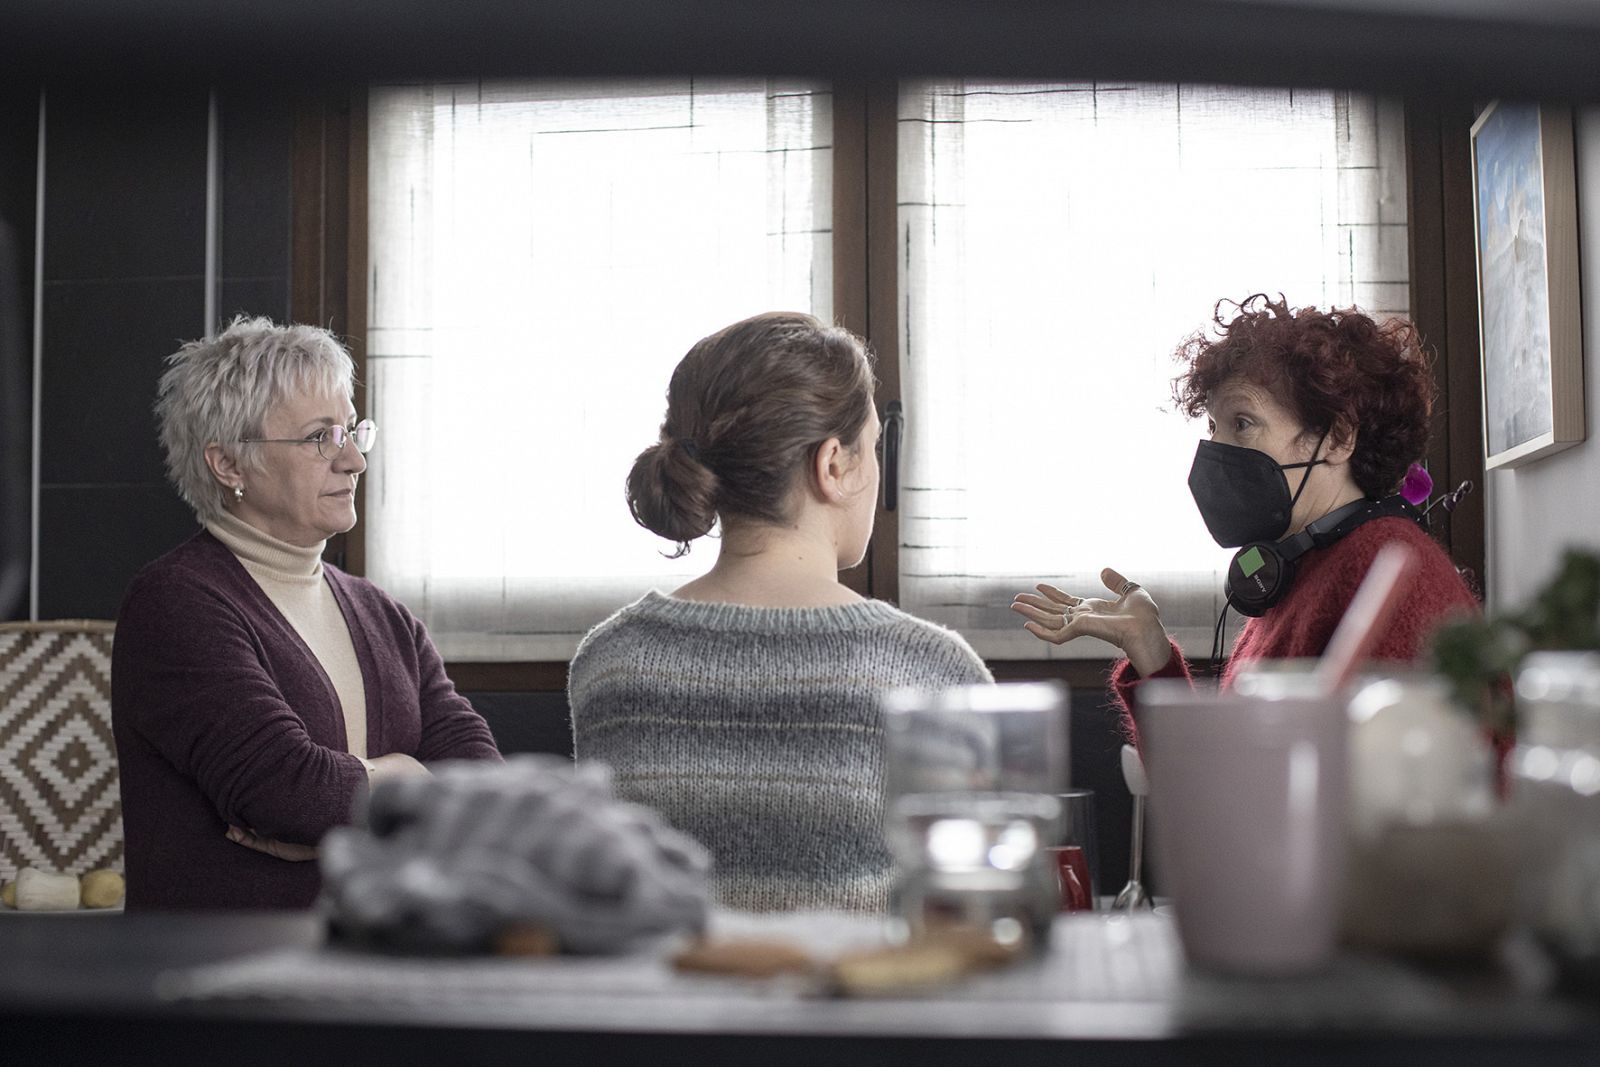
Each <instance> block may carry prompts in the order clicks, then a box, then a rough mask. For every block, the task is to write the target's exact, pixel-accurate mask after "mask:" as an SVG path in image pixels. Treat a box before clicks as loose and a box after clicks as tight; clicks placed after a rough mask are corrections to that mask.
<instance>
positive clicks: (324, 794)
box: [111, 532, 500, 911]
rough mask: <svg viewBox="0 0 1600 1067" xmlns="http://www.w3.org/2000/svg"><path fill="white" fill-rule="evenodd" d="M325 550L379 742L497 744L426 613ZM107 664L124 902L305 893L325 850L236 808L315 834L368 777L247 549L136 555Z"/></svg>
mask: <svg viewBox="0 0 1600 1067" xmlns="http://www.w3.org/2000/svg"><path fill="white" fill-rule="evenodd" d="M324 566H325V572H326V574H327V579H328V584H329V586H330V587H331V588H332V590H333V594H334V598H335V599H336V600H337V601H338V604H339V607H340V609H341V610H342V611H343V612H344V617H345V621H346V622H347V623H348V624H349V627H350V640H351V643H352V644H353V645H354V646H355V654H356V661H357V663H358V664H359V665H360V667H361V677H362V679H363V681H364V682H365V685H366V695H367V749H368V754H369V755H371V756H373V757H376V756H381V755H384V754H386V753H390V752H404V753H406V754H408V755H410V756H413V757H415V758H416V759H418V760H420V761H422V762H424V763H428V762H432V761H435V760H444V759H491V760H497V759H499V758H500V754H499V751H498V750H497V749H496V748H495V743H494V737H493V736H492V735H491V734H490V733H489V727H488V724H486V723H485V722H484V721H483V717H482V716H480V715H479V714H478V713H477V712H476V711H474V710H473V709H472V705H470V704H469V703H467V701H466V699H465V698H464V697H462V696H461V695H460V694H458V693H457V692H456V690H455V686H454V685H453V684H452V683H451V681H450V679H449V678H448V677H446V676H445V673H444V663H443V661H442V660H441V659H440V658H439V653H438V651H437V650H436V649H435V648H434V647H433V642H432V641H431V640H429V638H428V634H427V631H426V630H425V629H424V628H423V625H422V623H421V622H419V621H418V620H417V619H416V618H415V617H414V616H413V615H412V614H411V613H410V612H409V611H407V610H406V609H405V608H404V607H403V606H401V604H400V603H399V602H398V601H397V600H395V599H394V598H393V597H391V596H389V595H388V594H387V593H384V592H383V591H382V590H380V589H379V588H378V587H377V586H375V585H373V584H372V583H371V582H368V581H365V580H364V579H361V578H354V577H351V576H350V575H348V574H345V573H344V572H343V571H340V570H338V569H337V568H335V567H331V566H326V565H324ZM111 664H112V665H111V721H112V730H113V733H114V735H115V737H116V742H117V761H118V773H119V775H120V776H121V782H122V823H123V830H124V837H125V844H126V847H125V853H126V855H125V862H126V870H127V879H128V896H127V907H128V910H129V911H134V910H140V911H143V910H154V909H177V908H303V907H306V906H308V905H310V904H311V903H312V901H313V900H315V899H316V896H317V892H318V890H319V888H320V887H321V878H320V875H319V872H318V866H317V864H316V863H315V862H289V861H286V860H280V859H274V858H273V857H271V856H268V855H266V854H265V853H262V852H257V851H255V850H253V849H249V848H246V847H244V846H242V845H236V844H233V843H232V842H230V841H228V840H227V839H226V837H224V836H223V835H224V834H225V833H226V832H227V829H228V825H229V824H230V823H231V824H233V825H236V826H242V827H245V828H248V829H251V830H254V831H256V832H257V833H259V834H263V835H265V836H267V837H272V838H277V839H279V840H282V841H292V842H297V843H301V844H315V843H316V842H317V841H319V840H320V839H321V837H322V835H323V834H324V833H325V832H326V831H327V830H328V829H329V828H330V827H333V826H337V825H339V824H341V823H344V822H347V821H348V820H349V818H350V811H351V803H352V801H353V799H354V798H355V796H356V795H357V791H358V790H359V789H362V788H364V787H365V784H366V779H367V775H366V770H365V769H364V768H363V767H362V765H361V761H360V760H359V759H357V758H356V757H355V756H352V755H351V754H350V753H349V751H348V741H347V740H346V738H345V731H344V715H343V712H342V710H341V708H340V704H339V698H338V696H337V695H336V694H335V692H334V689H333V683H332V682H331V681H330V680H329V679H328V676H327V674H326V673H324V671H323V669H322V665H321V664H320V663H318V662H317V659H316V657H315V656H314V655H312V653H311V650H310V649H309V648H308V647H307V646H306V644H305V642H304V641H303V640H301V638H300V635H299V634H297V633H296V632H295V630H294V628H293V627H292V626H290V625H289V622H288V620H286V619H285V618H284V617H283V615H282V614H281V613H280V612H279V611H278V609H277V608H276V607H275V606H274V605H273V603H272V601H271V600H269V599H268V598H267V595H266V593H264V592H262V590H261V587H260V586H259V585H257V584H256V582H255V579H253V578H251V577H250V575H249V573H248V572H246V571H245V569H244V566H243V564H241V563H240V562H239V560H238V559H237V558H236V557H235V556H234V555H233V553H232V552H231V551H229V550H228V549H227V548H226V547H225V546H224V545H223V544H222V542H220V541H218V540H217V539H216V538H215V537H213V536H211V534H209V533H206V532H201V533H200V534H198V535H196V536H195V537H193V538H191V539H190V540H188V541H186V542H184V543H183V544H181V545H179V546H178V547H177V548H175V549H173V550H172V551H171V552H169V553H167V554H166V555H165V556H162V557H161V558H160V559H158V560H156V561H155V562H153V563H151V564H150V565H149V566H147V567H145V568H144V569H143V570H141V571H140V572H139V573H138V574H137V575H136V576H135V577H134V579H133V583H132V585H130V586H129V588H128V593H127V596H126V597H125V598H124V600H123V603H122V612H121V614H120V615H119V616H118V618H117V631H116V639H115V641H114V642H113V644H112V656H111Z"/></svg>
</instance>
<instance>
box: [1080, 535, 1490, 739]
mask: <svg viewBox="0 0 1600 1067" xmlns="http://www.w3.org/2000/svg"><path fill="white" fill-rule="evenodd" d="M1390 541H1400V542H1403V543H1405V544H1408V545H1410V546H1411V547H1412V548H1413V549H1415V550H1416V553H1417V562H1416V568H1417V571H1416V580H1415V581H1414V582H1413V583H1412V585H1411V591H1410V593H1409V594H1408V595H1407V596H1406V598H1405V600H1404V601H1403V602H1402V603H1401V604H1400V606H1399V608H1398V609H1397V610H1396V611H1395V613H1394V615H1393V617H1391V618H1390V620H1389V623H1388V626H1387V627H1386V628H1385V630H1384V632H1383V633H1382V634H1380V635H1379V637H1378V640H1377V643H1376V644H1375V645H1374V646H1373V649H1372V653H1371V656H1372V658H1373V659H1378V660H1402V661H1410V660H1415V659H1416V658H1417V657H1418V656H1420V655H1421V654H1422V653H1423V652H1424V651H1425V649H1426V646H1427V640H1428V637H1429V635H1430V634H1431V633H1432V632H1433V629H1434V627H1435V626H1437V625H1438V624H1439V622H1441V621H1442V620H1443V619H1445V618H1446V617H1448V616H1450V615H1454V614H1457V613H1461V612H1468V613H1473V614H1476V613H1477V612H1478V611H1479V610H1480V609H1479V607H1478V602H1477V600H1476V599H1475V598H1474V597H1473V595H1472V593H1471V591H1470V590H1468V589H1467V585H1466V583H1465V582H1463V581H1462V580H1461V575H1460V574H1458V573H1457V572H1456V568H1455V564H1453V563H1451V561H1450V557H1449V556H1447V555H1445V552H1444V549H1442V548H1440V547H1439V544H1438V542H1436V541H1434V539H1433V538H1431V537H1429V536H1428V535H1427V534H1426V533H1425V532H1424V531H1423V530H1422V528H1421V527H1419V526H1418V525H1417V524H1416V523H1414V522H1412V521H1411V520H1410V519H1403V518H1398V517H1393V516H1391V517H1387V518H1382V519H1373V520H1372V521H1371V522H1365V523H1362V524H1361V525H1360V526H1357V527H1356V528H1355V529H1354V530H1352V531H1350V532H1349V533H1348V534H1346V535H1345V536H1344V537H1342V538H1340V539H1339V540H1338V541H1337V542H1335V543H1334V544H1332V545H1330V546H1329V547H1327V548H1325V549H1314V550H1312V551H1311V552H1309V553H1307V554H1306V555H1305V556H1302V557H1301V558H1300V561H1299V566H1298V568H1297V570H1296V573H1295V579H1294V584H1293V585H1292V586H1291V587H1290V588H1289V595H1288V596H1286V597H1285V598H1284V599H1283V600H1282V601H1280V602H1279V603H1278V604H1276V605H1274V606H1273V607H1272V608H1269V609H1268V610H1267V612H1266V614H1264V615H1262V616H1260V617H1258V618H1254V619H1250V620H1249V621H1247V622H1246V623H1245V624H1244V629H1243V630H1241V631H1240V632H1239V639H1238V641H1236V642H1235V643H1234V646H1233V655H1231V656H1230V657H1229V658H1228V664H1227V666H1226V667H1225V668H1224V669H1223V672H1222V687H1223V688H1224V689H1226V688H1227V687H1229V686H1231V685H1232V684H1233V678H1234V675H1235V674H1237V673H1238V671H1239V669H1240V668H1241V667H1243V666H1244V665H1246V664H1248V663H1250V662H1252V661H1254V660H1258V659H1293V658H1298V657H1302V656H1320V655H1321V654H1322V651H1323V649H1325V648H1327V647H1328V641H1329V640H1330V639H1331V638H1332V637H1333V631H1334V628H1335V627H1337V626H1338V625H1339V620H1340V619H1341V618H1343V617H1344V613H1345V609H1347V608H1348V607H1349V606H1350V601H1351V599H1352V598H1353V597H1354V596H1355V593H1356V588H1357V587H1358V586H1359V585H1360V584H1361V579H1362V578H1364V577H1365V576H1366V573H1367V568H1368V567H1369V566H1371V565H1372V560H1373V557H1375V556H1376V555H1377V554H1378V549H1380V548H1382V547H1383V546H1384V545H1385V544H1387V543H1388V542H1390ZM1151 677H1155V678H1188V677H1190V674H1189V664H1188V662H1187V661H1186V660H1184V658H1183V653H1182V652H1181V651H1179V649H1178V646H1177V643H1176V642H1174V643H1173V646H1172V658H1171V659H1170V660H1168V661H1167V665H1166V666H1165V667H1163V668H1162V669H1161V670H1159V671H1157V672H1156V673H1155V674H1154V675H1152V676H1151ZM1139 681H1140V678H1139V672H1138V671H1136V670H1134V669H1133V665H1132V664H1130V663H1129V662H1128V661H1127V660H1122V661H1120V662H1118V663H1117V665H1116V666H1115V667H1113V668H1112V671H1111V692H1112V694H1113V695H1114V696H1115V697H1116V699H1117V701H1118V703H1119V704H1120V705H1121V708H1122V716H1123V724H1124V726H1125V727H1126V728H1127V731H1128V735H1129V736H1130V737H1132V738H1133V739H1134V740H1135V742H1137V741H1138V736H1139V734H1138V727H1137V724H1136V722H1135V719H1134V712H1135V710H1136V707H1137V698H1136V692H1137V689H1138V685H1139Z"/></svg>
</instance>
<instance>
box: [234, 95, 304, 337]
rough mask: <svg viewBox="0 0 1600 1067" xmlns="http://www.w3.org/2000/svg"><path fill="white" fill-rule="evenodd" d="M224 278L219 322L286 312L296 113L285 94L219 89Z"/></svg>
mask: <svg viewBox="0 0 1600 1067" xmlns="http://www.w3.org/2000/svg"><path fill="white" fill-rule="evenodd" d="M217 111H218V127H219V129H218V133H219V137H220V141H221V144H220V162H221V174H220V182H219V184H220V195H221V200H222V203H221V205H220V215H221V232H222V236H221V244H222V247H221V249H220V250H219V252H220V255H219V261H220V270H221V286H220V291H219V293H218V298H217V317H218V320H219V321H218V322H217V323H216V324H215V325H221V324H222V323H225V322H227V321H228V320H229V319H231V318H233V317H234V316H235V315H241V314H242V315H265V316H267V317H268V318H270V319H273V320H274V321H277V322H284V321H287V319H288V317H289V234H290V212H291V208H292V203H291V198H290V195H289V194H290V189H291V187H292V186H291V173H292V162H293V161H292V158H291V153H292V150H293V147H294V114H293V111H292V109H291V107H290V102H289V100H288V98H287V97H284V96H282V95H273V94H263V93H245V92H235V91H231V90H228V91H223V92H222V93H220V94H219V97H218V103H217Z"/></svg>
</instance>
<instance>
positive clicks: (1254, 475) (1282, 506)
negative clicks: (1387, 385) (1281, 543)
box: [1189, 438, 1328, 548]
mask: <svg viewBox="0 0 1600 1067" xmlns="http://www.w3.org/2000/svg"><path fill="white" fill-rule="evenodd" d="M1324 439H1325V438H1324ZM1321 450H1322V441H1321V440H1319V441H1318V442H1317V447H1316V448H1315V449H1313V450H1312V453H1311V459H1310V460H1308V461H1306V462H1305V463H1283V464H1279V463H1277V462H1274V460H1273V458H1272V457H1271V456H1269V455H1267V454H1266V453H1265V452H1262V451H1259V450H1258V449H1254V448H1241V447H1240V446H1238V445H1225V444H1222V443H1220V442H1217V441H1205V440H1202V441H1201V442H1200V447H1198V448H1196V449H1195V451H1194V465H1193V466H1191V467H1190V468H1189V492H1191V493H1193V494H1194V502H1195V505H1196V506H1197V507H1199V509H1200V517H1201V518H1202V519H1204V520H1205V521H1206V529H1207V530H1210V531H1211V536H1212V537H1214V538H1216V541H1217V544H1219V545H1221V546H1222V547H1223V548H1238V547H1239V546H1240V545H1248V544H1250V543H1252V542H1255V541H1276V540H1278V539H1279V538H1280V537H1282V536H1283V535H1284V533H1285V532H1286V531H1287V530H1288V529H1289V516H1290V514H1291V513H1292V512H1293V511H1294V506H1295V503H1296V502H1297V501H1298V500H1299V499H1300V494H1301V493H1302V492H1304V491H1305V487H1306V482H1307V481H1309V480H1310V478H1309V475H1310V471H1309V470H1307V472H1306V474H1304V475H1301V477H1300V487H1299V488H1298V489H1296V490H1295V491H1294V495H1293V496H1290V495H1289V479H1288V478H1287V477H1285V476H1284V473H1283V472H1284V471H1287V470H1296V469H1298V468H1300V467H1307V468H1310V467H1315V466H1317V465H1318V464H1321V463H1326V462H1328V461H1327V460H1325V459H1318V458H1317V452H1320V451H1321Z"/></svg>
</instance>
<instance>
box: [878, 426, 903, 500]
mask: <svg viewBox="0 0 1600 1067" xmlns="http://www.w3.org/2000/svg"><path fill="white" fill-rule="evenodd" d="M904 411H905V408H903V407H901V405H900V401H898V400H891V401H889V403H888V405H887V406H886V407H885V408H884V409H883V510H884V511H893V510H894V509H895V508H897V507H899V506H900V437H901V435H902V434H903V433H904V432H905V426H906V417H905V415H904V414H903V413H904Z"/></svg>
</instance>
